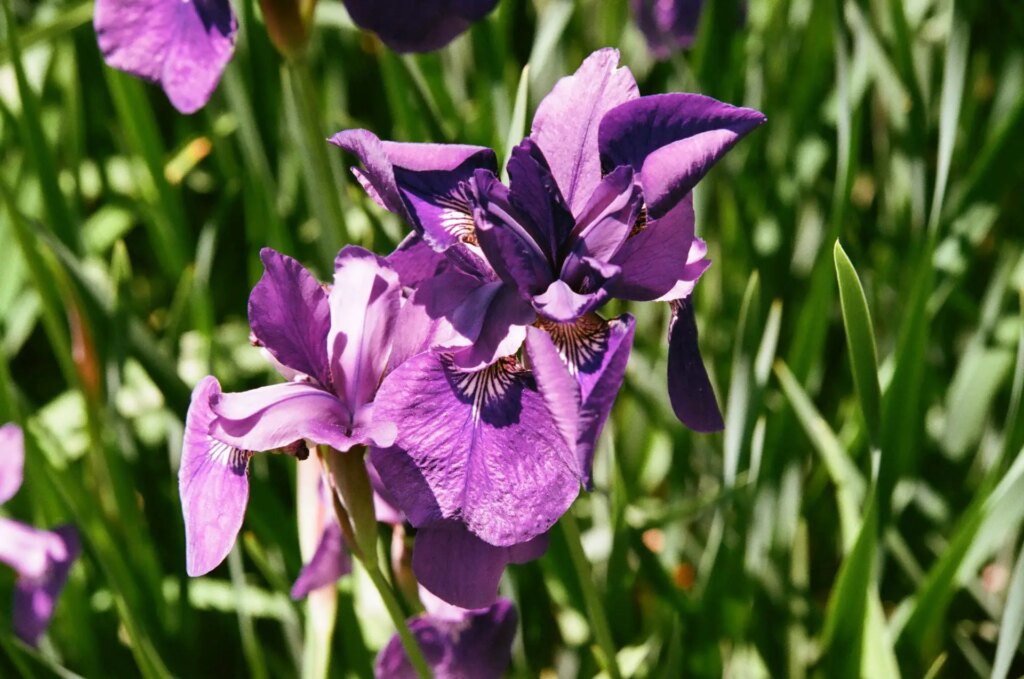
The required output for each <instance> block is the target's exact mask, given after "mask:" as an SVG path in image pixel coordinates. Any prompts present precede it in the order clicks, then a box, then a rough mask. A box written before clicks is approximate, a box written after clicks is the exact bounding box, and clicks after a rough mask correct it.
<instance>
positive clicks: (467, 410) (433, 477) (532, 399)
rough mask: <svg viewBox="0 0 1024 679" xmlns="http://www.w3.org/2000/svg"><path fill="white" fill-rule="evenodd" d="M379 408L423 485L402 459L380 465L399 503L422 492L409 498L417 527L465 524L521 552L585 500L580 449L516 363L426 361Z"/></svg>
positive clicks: (397, 378)
mask: <svg viewBox="0 0 1024 679" xmlns="http://www.w3.org/2000/svg"><path fill="white" fill-rule="evenodd" d="M377 403H378V407H379V408H380V409H381V410H382V411H384V414H385V415H386V417H387V419H388V420H390V421H392V422H394V423H395V424H396V425H397V426H398V432H399V434H398V438H397V439H396V447H397V448H399V449H401V450H403V451H405V453H406V455H407V456H408V458H409V459H410V460H411V461H412V463H413V465H414V466H415V467H416V470H417V471H418V472H419V475H420V477H421V479H420V480H417V479H416V477H415V474H414V473H412V474H411V473H409V472H410V470H409V468H408V467H407V466H403V462H402V461H398V463H397V464H395V458H396V457H398V456H397V455H396V454H388V455H375V456H374V457H373V464H374V466H375V467H376V468H377V470H378V471H379V472H380V475H381V478H382V479H383V480H384V482H385V484H386V485H387V486H388V487H389V488H391V489H392V491H393V492H394V494H395V495H396V497H397V496H398V495H399V494H400V491H399V488H401V493H402V494H405V493H406V492H410V493H416V494H417V495H418V497H416V498H412V497H406V498H399V501H400V502H402V503H403V507H402V509H403V510H406V512H407V514H408V515H409V519H410V520H411V521H413V522H417V521H420V522H421V524H422V523H425V522H426V520H436V519H461V520H462V521H463V522H464V523H465V524H466V526H467V527H468V528H469V529H470V530H471V531H472V532H473V533H475V534H476V535H477V536H478V537H480V538H482V539H483V540H485V541H486V542H489V543H491V544H492V545H496V546H508V545H514V544H518V543H521V542H526V541H528V540H530V539H532V538H534V537H536V536H537V535H540V534H541V533H544V532H546V531H547V530H548V529H549V528H550V527H551V526H552V525H553V524H554V523H555V521H557V520H558V517H560V516H561V515H562V514H563V513H564V512H565V510H566V509H567V508H568V507H569V505H571V504H572V501H573V500H574V499H575V497H576V495H577V494H578V493H579V479H578V478H577V476H576V474H575V473H573V470H572V467H573V466H574V465H575V462H574V459H573V451H572V450H571V449H570V447H569V446H568V445H567V444H566V442H565V441H564V440H563V439H562V436H561V434H560V433H559V431H558V427H557V425H556V423H555V421H554V419H553V418H552V417H551V414H550V412H549V411H548V409H547V406H546V404H545V403H544V400H543V398H542V397H541V395H540V394H539V393H538V392H537V387H536V384H535V382H534V380H533V376H532V374H530V373H529V372H528V371H526V370H524V369H523V368H522V367H521V366H519V365H518V364H517V363H515V361H514V360H513V359H502V360H500V361H499V362H497V363H495V364H494V365H492V366H488V367H486V368H484V369H483V370H478V371H464V370H460V369H458V368H457V367H455V365H454V363H453V361H452V358H451V356H450V355H446V354H441V355H434V354H429V353H428V354H421V355H419V356H416V357H414V358H412V359H410V360H408V361H406V362H405V363H403V364H402V366H401V367H400V368H398V369H397V370H395V371H394V372H392V373H391V374H390V375H388V377H387V379H386V380H385V381H384V383H383V384H382V385H381V388H380V391H379V392H378V399H377ZM396 480H397V481H398V482H393V481H396ZM424 492H426V493H427V495H426V496H424ZM431 504H433V505H434V507H435V508H436V509H435V511H434V512H433V515H432V516H431V513H430V510H431ZM410 510H412V511H410Z"/></svg>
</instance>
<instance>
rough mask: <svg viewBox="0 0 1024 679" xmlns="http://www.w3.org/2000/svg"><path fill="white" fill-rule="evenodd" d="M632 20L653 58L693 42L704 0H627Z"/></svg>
mask: <svg viewBox="0 0 1024 679" xmlns="http://www.w3.org/2000/svg"><path fill="white" fill-rule="evenodd" d="M630 5H631V6H632V8H633V16H634V17H635V18H636V23H637V25H638V26H639V27H640V30H641V31H643V34H644V37H645V38H646V39H647V49H649V50H650V51H651V54H653V55H654V56H655V58H657V59H667V58H668V57H669V56H671V55H672V53H673V52H675V51H676V50H679V49H685V48H687V47H689V46H690V45H691V44H692V43H693V36H694V33H696V31H697V23H698V22H699V21H700V11H701V8H702V7H703V5H704V0H630Z"/></svg>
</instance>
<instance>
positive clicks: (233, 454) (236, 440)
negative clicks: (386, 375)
mask: <svg viewBox="0 0 1024 679" xmlns="http://www.w3.org/2000/svg"><path fill="white" fill-rule="evenodd" d="M261 257H262V259H263V264H264V267H265V271H264V274H263V277H262V278H261V279H260V281H259V283H257V285H256V287H255V288H254V289H253V291H252V294H251V296H250V297H249V324H250V326H251V328H252V332H253V336H254V339H255V341H256V342H257V343H258V344H259V345H260V346H262V347H263V348H264V349H266V351H267V352H268V353H269V354H270V355H271V357H272V358H273V360H274V362H275V363H276V365H277V366H278V370H279V372H280V373H281V374H282V376H283V377H285V378H286V379H287V380H288V382H285V383H282V384H276V385H272V386H269V387H262V388H259V389H253V390H251V391H247V392H242V393H235V394H231V393H227V394H225V393H221V390H220V385H219V384H218V382H217V380H216V378H214V377H212V376H210V377H206V378H205V379H203V380H202V381H201V382H200V383H199V384H198V386H196V388H195V390H194V391H193V393H192V403H191V405H190V406H189V412H188V417H187V418H186V423H185V442H184V446H183V450H182V461H181V468H180V470H179V473H178V486H179V491H180V493H181V503H182V511H183V514H184V518H185V538H186V560H187V571H188V573H189V575H193V576H196V575H203V574H205V573H207V572H209V571H210V570H212V569H213V568H215V567H216V566H217V565H218V564H220V562H221V561H223V560H224V558H225V557H226V556H227V553H228V552H229V551H230V550H231V546H232V545H233V544H234V541H235V537H236V536H237V534H238V531H239V529H240V528H241V525H242V519H243V517H244V514H245V507H246V504H247V503H248V499H249V481H248V477H247V474H248V466H249V458H250V457H252V455H253V454H254V453H255V452H257V451H266V450H275V449H280V450H284V451H285V452H291V453H292V454H298V453H304V452H306V444H305V442H306V441H310V442H312V443H314V444H323V445H327V446H330V447H331V448H333V449H334V450H337V451H347V450H349V449H350V448H351V447H353V446H356V445H375V446H389V445H391V444H392V443H393V442H394V440H395V435H396V431H395V425H394V424H393V423H392V422H390V421H388V420H387V419H386V418H381V417H379V416H378V415H379V413H378V412H377V410H378V409H377V408H376V407H375V403H374V395H375V392H376V390H377V384H378V382H379V381H380V378H381V375H382V374H383V372H384V368H385V365H386V364H387V360H388V355H389V353H390V351H391V340H392V336H393V335H394V333H393V329H394V324H395V321H396V319H397V318H398V314H399V311H400V309H401V305H402V291H401V284H400V283H399V277H398V274H397V273H395V271H394V270H393V269H392V268H391V266H390V265H389V264H388V263H387V261H385V260H384V259H383V258H381V257H378V256H377V255H374V254H373V253H371V252H369V251H367V250H364V249H362V248H359V247H354V246H349V247H346V248H344V249H343V250H342V251H341V252H340V253H339V254H338V257H337V259H336V260H335V272H334V284H333V287H331V288H330V290H325V289H324V287H323V286H321V284H320V283H319V282H318V281H317V280H316V279H315V278H314V277H313V276H312V275H311V274H310V273H309V272H308V271H306V269H304V268H303V267H302V266H301V265H300V264H299V263H298V262H296V261H295V260H293V259H291V258H290V257H286V256H284V255H281V254H278V253H277V252H274V251H273V250H270V249H264V250H263V251H262V253H261ZM328 547H331V548H332V549H333V546H332V545H328Z"/></svg>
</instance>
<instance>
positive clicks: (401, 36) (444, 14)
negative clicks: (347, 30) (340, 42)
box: [344, 0, 498, 52]
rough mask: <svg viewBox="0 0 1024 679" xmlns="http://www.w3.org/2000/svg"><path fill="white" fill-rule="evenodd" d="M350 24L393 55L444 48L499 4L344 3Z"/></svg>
mask: <svg viewBox="0 0 1024 679" xmlns="http://www.w3.org/2000/svg"><path fill="white" fill-rule="evenodd" d="M344 2H345V7H346V8H347V9H348V13H349V15H350V16H351V17H352V21H354V22H355V23H356V25H357V26H359V27H360V28H363V29H365V30H368V31H373V32H374V33H376V34H377V35H378V36H379V37H380V39H381V40H382V41H383V42H384V44H385V45H387V46H388V47H390V48H391V49H393V50H395V51H396V52H430V51H432V50H436V49H440V48H441V47H444V46H445V45H447V44H448V43H450V42H451V41H452V40H454V39H455V38H456V37H457V36H458V35H460V34H461V33H463V32H464V31H465V30H466V29H468V28H469V26H470V24H472V23H473V22H476V21H479V20H480V19H483V18H484V17H485V16H487V14H488V13H489V12H490V11H491V10H493V9H494V7H495V6H496V5H497V4H498V0H344Z"/></svg>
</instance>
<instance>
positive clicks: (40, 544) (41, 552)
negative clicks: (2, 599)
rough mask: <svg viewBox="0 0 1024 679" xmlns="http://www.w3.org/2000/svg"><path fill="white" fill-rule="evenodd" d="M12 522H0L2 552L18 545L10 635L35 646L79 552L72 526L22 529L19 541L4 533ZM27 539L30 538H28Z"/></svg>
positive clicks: (44, 629)
mask: <svg viewBox="0 0 1024 679" xmlns="http://www.w3.org/2000/svg"><path fill="white" fill-rule="evenodd" d="M12 526H17V524H16V522H13V521H9V520H6V519H0V541H2V542H5V543H6V544H5V547H4V551H7V550H8V549H10V548H12V547H14V543H20V550H19V551H20V554H19V560H20V561H21V564H20V567H19V565H17V564H15V569H16V570H18V580H17V582H16V583H15V585H14V595H13V597H12V598H13V600H14V621H13V622H14V633H15V634H16V635H17V636H18V638H19V639H21V640H22V641H24V642H25V643H26V644H29V645H31V646H35V645H36V644H37V643H38V642H39V637H41V636H42V634H43V632H45V631H46V628H47V626H48V625H49V624H50V620H51V619H52V618H53V612H54V610H55V609H56V607H57V598H58V597H59V596H60V593H61V590H63V589H64V584H65V583H66V582H67V579H68V573H69V572H70V570H71V566H72V564H73V563H74V561H75V559H76V558H78V554H79V552H80V551H81V547H80V546H79V542H78V533H77V532H76V531H75V529H74V528H73V527H72V526H60V527H58V528H55V529H54V530H52V531H44V530H36V529H34V528H29V527H28V526H22V527H21V528H22V529H23V532H24V533H25V534H24V535H23V536H22V539H21V540H18V539H17V538H14V536H12V535H10V534H9V533H10V531H9V530H8V529H10V528H12ZM15 529H16V528H15ZM29 536H31V537H29Z"/></svg>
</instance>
